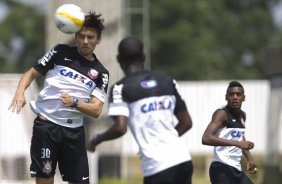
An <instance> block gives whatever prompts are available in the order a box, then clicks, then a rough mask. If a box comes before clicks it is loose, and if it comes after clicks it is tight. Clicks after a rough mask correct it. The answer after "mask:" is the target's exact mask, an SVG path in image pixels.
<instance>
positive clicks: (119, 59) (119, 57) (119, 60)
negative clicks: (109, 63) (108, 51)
mask: <svg viewBox="0 0 282 184" xmlns="http://www.w3.org/2000/svg"><path fill="white" fill-rule="evenodd" d="M117 61H118V62H119V63H120V62H121V56H120V55H119V54H118V55H117Z"/></svg>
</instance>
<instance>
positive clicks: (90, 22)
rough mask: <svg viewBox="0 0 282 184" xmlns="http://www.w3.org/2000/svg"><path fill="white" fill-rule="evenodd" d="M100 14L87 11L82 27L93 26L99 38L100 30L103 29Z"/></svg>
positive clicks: (102, 20)
mask: <svg viewBox="0 0 282 184" xmlns="http://www.w3.org/2000/svg"><path fill="white" fill-rule="evenodd" d="M101 16H102V15H101V14H96V13H95V12H89V14H88V15H85V21H84V24H83V27H87V28H94V29H95V30H96V31H97V34H98V38H101V36H102V31H103V30H104V29H105V26H104V24H103V23H104V19H102V18H101Z"/></svg>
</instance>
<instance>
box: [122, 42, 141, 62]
mask: <svg viewBox="0 0 282 184" xmlns="http://www.w3.org/2000/svg"><path fill="white" fill-rule="evenodd" d="M143 50H144V45H143V43H142V42H141V41H140V40H139V39H137V38H134V37H126V38H124V39H123V40H122V41H121V42H120V43H119V46H118V53H119V57H120V58H122V60H123V61H125V62H144V60H145V56H144V51H143Z"/></svg>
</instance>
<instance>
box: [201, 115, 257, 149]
mask: <svg viewBox="0 0 282 184" xmlns="http://www.w3.org/2000/svg"><path fill="white" fill-rule="evenodd" d="M226 122H227V115H226V112H225V111H224V110H216V111H215V112H214V114H213V116H212V120H211V122H210V124H209V125H208V127H207V129H206V130H205V132H204V134H203V137H202V143H203V144H204V145H210V146H237V147H239V148H241V149H250V146H252V144H253V143H252V142H249V141H234V140H226V139H222V138H219V137H217V136H216V132H217V131H218V130H219V129H221V128H223V127H224V126H225V125H226Z"/></svg>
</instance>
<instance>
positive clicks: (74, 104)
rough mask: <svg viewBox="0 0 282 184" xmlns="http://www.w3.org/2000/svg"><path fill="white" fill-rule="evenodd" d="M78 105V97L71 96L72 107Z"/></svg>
mask: <svg viewBox="0 0 282 184" xmlns="http://www.w3.org/2000/svg"><path fill="white" fill-rule="evenodd" d="M77 105H78V99H77V98H75V97H73V104H72V105H71V107H72V108H76V107H77Z"/></svg>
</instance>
